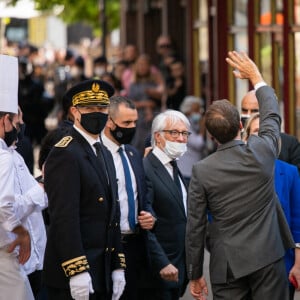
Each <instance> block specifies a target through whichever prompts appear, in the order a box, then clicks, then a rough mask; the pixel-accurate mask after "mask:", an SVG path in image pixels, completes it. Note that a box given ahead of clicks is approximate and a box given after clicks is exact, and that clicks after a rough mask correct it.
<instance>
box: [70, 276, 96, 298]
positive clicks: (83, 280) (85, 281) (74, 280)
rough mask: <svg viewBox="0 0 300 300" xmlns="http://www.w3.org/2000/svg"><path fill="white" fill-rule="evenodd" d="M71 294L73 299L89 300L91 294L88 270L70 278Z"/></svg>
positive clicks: (92, 291)
mask: <svg viewBox="0 0 300 300" xmlns="http://www.w3.org/2000/svg"><path fill="white" fill-rule="evenodd" d="M70 290H71V296H72V298H73V299H75V300H89V297H90V293H91V294H93V293H94V290H93V285H92V279H91V276H90V274H89V273H88V272H83V273H80V274H77V275H75V276H72V277H71V278H70Z"/></svg>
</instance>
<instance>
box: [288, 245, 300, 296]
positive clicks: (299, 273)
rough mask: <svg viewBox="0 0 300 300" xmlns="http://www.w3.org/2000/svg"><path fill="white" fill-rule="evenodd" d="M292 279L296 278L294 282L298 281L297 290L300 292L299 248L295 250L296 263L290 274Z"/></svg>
mask: <svg viewBox="0 0 300 300" xmlns="http://www.w3.org/2000/svg"><path fill="white" fill-rule="evenodd" d="M292 277H294V280H295V281H297V284H298V288H297V289H296V290H297V291H300V249H299V248H296V249H295V262H294V265H293V267H292V268H291V270H290V273H289V280H290V281H291V279H292Z"/></svg>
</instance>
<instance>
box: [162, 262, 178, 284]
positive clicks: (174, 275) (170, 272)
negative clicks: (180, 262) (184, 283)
mask: <svg viewBox="0 0 300 300" xmlns="http://www.w3.org/2000/svg"><path fill="white" fill-rule="evenodd" d="M159 274H160V276H161V278H162V279H164V280H168V281H176V282H177V281H178V269H177V268H176V267H174V266H173V265H172V264H169V265H167V266H166V267H164V268H162V269H161V270H160V272H159Z"/></svg>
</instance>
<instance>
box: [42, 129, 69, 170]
mask: <svg viewBox="0 0 300 300" xmlns="http://www.w3.org/2000/svg"><path fill="white" fill-rule="evenodd" d="M69 131H70V128H68V127H62V126H61V127H58V128H56V129H54V130H51V131H48V133H47V134H46V135H45V136H44V138H43V139H42V142H41V148H40V152H39V158H38V166H39V169H40V170H42V166H43V164H44V162H45V161H46V160H47V158H48V155H49V153H50V151H51V150H52V148H53V147H54V145H55V144H56V143H58V142H59V141H60V140H61V139H62V138H63V137H65V136H67V135H68V134H69Z"/></svg>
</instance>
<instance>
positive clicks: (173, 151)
mask: <svg viewBox="0 0 300 300" xmlns="http://www.w3.org/2000/svg"><path fill="white" fill-rule="evenodd" d="M163 150H164V152H165V153H166V154H167V155H168V156H169V157H170V158H172V159H175V158H178V157H180V156H182V155H183V154H184V153H185V152H186V143H178V142H170V141H167V140H166V145H165V148H164V149H163Z"/></svg>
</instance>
